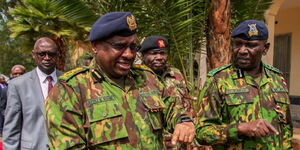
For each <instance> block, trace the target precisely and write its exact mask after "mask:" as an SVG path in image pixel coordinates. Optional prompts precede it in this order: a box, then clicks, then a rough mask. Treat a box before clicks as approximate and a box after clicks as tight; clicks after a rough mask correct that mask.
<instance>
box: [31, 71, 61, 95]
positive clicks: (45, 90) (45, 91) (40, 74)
mask: <svg viewBox="0 0 300 150" xmlns="http://www.w3.org/2000/svg"><path fill="white" fill-rule="evenodd" d="M36 72H37V74H38V77H39V80H40V85H41V88H42V91H43V96H44V99H46V98H47V96H48V80H47V79H46V78H47V76H51V77H52V79H53V80H52V85H54V84H55V83H56V82H57V76H56V69H54V71H53V72H52V73H51V74H49V75H47V74H45V73H44V72H42V71H41V70H40V69H39V67H37V69H36Z"/></svg>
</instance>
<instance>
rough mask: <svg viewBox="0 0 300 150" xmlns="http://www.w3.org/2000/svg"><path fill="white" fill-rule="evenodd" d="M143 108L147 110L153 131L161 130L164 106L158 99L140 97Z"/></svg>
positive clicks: (154, 97) (153, 96)
mask: <svg viewBox="0 0 300 150" xmlns="http://www.w3.org/2000/svg"><path fill="white" fill-rule="evenodd" d="M141 99H142V101H143V103H144V105H145V107H146V108H147V110H148V117H149V120H150V122H151V125H152V128H153V130H159V129H162V128H163V120H162V119H163V118H162V117H163V114H162V112H163V109H164V108H165V104H164V103H163V101H162V100H161V98H160V97H158V96H155V95H152V96H142V97H141Z"/></svg>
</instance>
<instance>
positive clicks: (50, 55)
mask: <svg viewBox="0 0 300 150" xmlns="http://www.w3.org/2000/svg"><path fill="white" fill-rule="evenodd" d="M34 54H36V55H38V56H39V57H42V58H44V57H45V56H46V55H48V57H51V58H53V57H55V56H57V53H56V52H47V51H46V52H34Z"/></svg>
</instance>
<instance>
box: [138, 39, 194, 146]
mask: <svg viewBox="0 0 300 150" xmlns="http://www.w3.org/2000/svg"><path fill="white" fill-rule="evenodd" d="M168 48H169V43H168V40H167V39H166V38H165V37H162V36H149V37H147V38H145V40H144V41H143V42H142V44H141V50H140V51H141V54H142V60H143V64H144V65H146V66H147V67H149V68H150V69H151V70H153V71H154V73H155V74H156V75H157V77H158V78H159V80H160V81H161V82H162V83H163V84H164V86H165V89H166V92H167V93H168V94H170V95H177V96H179V97H182V98H183V99H184V101H183V106H184V108H185V109H186V110H187V111H188V112H190V110H191V107H190V106H191V105H190V103H189V101H188V100H190V98H189V96H188V90H187V86H186V83H185V80H184V77H183V75H182V73H181V72H180V70H179V69H177V68H175V67H173V66H171V65H168V64H167V58H168ZM171 135H172V134H171V133H168V132H167V131H164V137H165V138H166V139H165V141H166V142H167V143H168V144H167V148H168V150H171V149H179V147H184V146H179V145H178V146H177V147H175V146H172V145H171V144H169V141H170V137H171Z"/></svg>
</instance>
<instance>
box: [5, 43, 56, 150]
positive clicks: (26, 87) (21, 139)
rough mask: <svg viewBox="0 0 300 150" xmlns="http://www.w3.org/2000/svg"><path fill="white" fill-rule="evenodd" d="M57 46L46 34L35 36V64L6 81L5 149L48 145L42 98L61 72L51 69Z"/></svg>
mask: <svg viewBox="0 0 300 150" xmlns="http://www.w3.org/2000/svg"><path fill="white" fill-rule="evenodd" d="M57 49H58V47H57V45H56V44H55V42H54V41H53V40H51V39H50V38H47V37H43V38H40V39H38V40H37V41H36V43H35V45H34V50H33V51H32V56H33V58H34V60H35V62H36V64H37V67H36V68H35V69H34V70H32V71H30V72H28V73H26V74H24V75H22V76H20V77H18V78H15V79H14V80H11V81H10V83H9V85H8V92H7V99H8V100H7V107H6V110H5V122H4V129H3V144H4V149H5V150H22V149H33V150H46V149H49V148H48V137H47V134H46V127H45V123H44V122H45V121H44V116H43V114H44V99H45V98H46V97H47V96H48V92H49V90H50V89H51V88H52V87H53V85H54V84H55V83H56V82H57V77H58V76H60V75H61V74H62V72H60V71H58V70H56V69H55V66H56V65H55V62H56V60H57V56H58V51H57Z"/></svg>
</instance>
